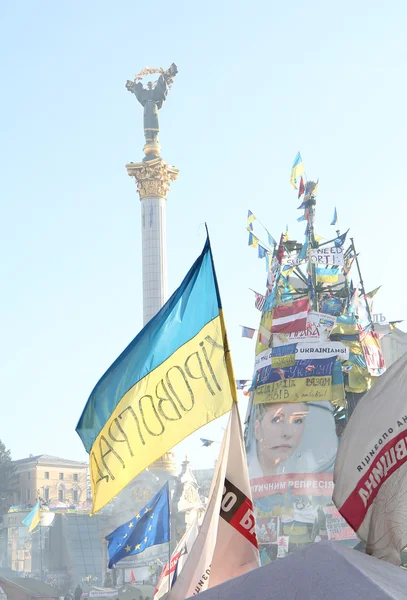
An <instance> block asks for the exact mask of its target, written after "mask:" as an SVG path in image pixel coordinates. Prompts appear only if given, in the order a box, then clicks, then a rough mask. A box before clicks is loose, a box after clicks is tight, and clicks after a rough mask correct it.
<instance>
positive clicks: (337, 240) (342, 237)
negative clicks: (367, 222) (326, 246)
mask: <svg viewBox="0 0 407 600" xmlns="http://www.w3.org/2000/svg"><path fill="white" fill-rule="evenodd" d="M348 231H349V229H348ZM348 231H345V233H343V234H342V235H340V236H338V237H337V238H335V239H334V244H335V246H336V247H337V248H339V247H341V246H343V245H344V243H345V240H346V236H347V234H348Z"/></svg>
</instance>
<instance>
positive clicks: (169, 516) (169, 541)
mask: <svg viewBox="0 0 407 600" xmlns="http://www.w3.org/2000/svg"><path fill="white" fill-rule="evenodd" d="M169 485H170V483H169V482H168V486H169ZM170 497H171V496H170ZM168 506H169V512H168V521H169V523H168V525H169V537H170V539H169V540H168V593H170V592H171V537H172V536H171V501H169V502H168Z"/></svg>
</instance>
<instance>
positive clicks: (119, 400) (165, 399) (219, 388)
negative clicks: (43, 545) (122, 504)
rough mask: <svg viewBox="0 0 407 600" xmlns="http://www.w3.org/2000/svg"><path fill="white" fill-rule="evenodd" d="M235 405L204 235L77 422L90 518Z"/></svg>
mask: <svg viewBox="0 0 407 600" xmlns="http://www.w3.org/2000/svg"><path fill="white" fill-rule="evenodd" d="M233 402H237V395H236V386H235V378H234V374H233V367H232V362H231V357H230V351H229V346H228V340H227V335H226V329H225V323H224V319H223V312H222V305H221V300H220V295H219V289H218V283H217V279H216V273H215V269H214V264H213V257H212V251H211V246H210V242H209V238H208V239H207V240H206V243H205V246H204V249H203V251H202V254H201V255H200V257H199V258H198V259H197V261H196V262H195V263H194V265H193V266H192V268H191V269H190V271H189V273H188V274H187V276H186V277H185V279H184V281H183V282H182V284H181V285H180V287H179V288H178V289H177V290H176V292H175V293H174V294H173V295H172V296H171V298H170V299H169V300H168V302H167V303H166V304H165V305H164V306H163V307H162V309H161V310H160V311H159V312H158V313H157V315H155V317H153V318H152V319H151V321H149V323H147V325H146V326H145V327H144V329H142V331H141V332H140V333H139V334H138V335H137V337H136V338H135V339H134V340H133V341H132V342H131V343H130V344H129V346H128V347H127V348H126V349H125V350H124V352H123V353H122V354H121V355H120V356H119V358H117V360H116V361H115V362H114V363H113V365H112V366H111V367H110V368H109V369H108V370H107V371H106V373H105V374H104V375H103V377H102V378H101V380H100V381H99V383H98V384H97V385H96V387H95V388H94V390H93V392H92V393H91V395H90V397H89V400H88V402H87V404H86V406H85V409H84V411H83V413H82V416H81V418H80V419H79V422H78V425H77V427H76V431H77V433H78V435H79V437H80V438H81V440H82V442H83V444H84V446H85V448H86V450H87V452H88V453H89V460H90V473H91V484H92V497H93V506H92V513H95V512H97V511H98V510H100V509H101V508H103V507H104V506H105V505H106V504H107V503H108V502H110V500H112V499H113V498H114V497H115V496H117V494H118V493H119V492H120V491H121V490H122V489H123V488H124V487H125V486H126V485H127V484H128V483H129V482H130V481H132V480H133V479H134V477H136V476H137V475H139V473H141V472H142V471H143V470H144V469H146V468H147V467H148V466H149V465H151V463H153V462H154V461H155V460H157V459H158V458H159V457H160V456H162V455H163V454H165V453H166V452H168V451H169V450H170V449H171V448H173V447H174V446H175V445H176V444H178V443H179V442H180V441H181V440H183V439H184V438H186V437H187V436H188V435H190V434H191V433H193V432H194V431H196V430H197V429H199V428H200V427H202V426H203V425H205V424H206V423H209V422H210V421H212V420H214V419H216V418H218V417H220V416H222V415H223V414H225V413H226V412H228V411H229V410H231V408H232V405H233Z"/></svg>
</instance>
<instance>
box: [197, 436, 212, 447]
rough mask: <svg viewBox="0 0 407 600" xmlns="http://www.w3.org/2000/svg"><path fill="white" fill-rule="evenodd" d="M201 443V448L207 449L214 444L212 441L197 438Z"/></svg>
mask: <svg viewBox="0 0 407 600" xmlns="http://www.w3.org/2000/svg"><path fill="white" fill-rule="evenodd" d="M199 439H200V440H201V442H202V446H204V447H205V448H209V446H212V444H214V443H215V442H214V440H207V439H206V438H199Z"/></svg>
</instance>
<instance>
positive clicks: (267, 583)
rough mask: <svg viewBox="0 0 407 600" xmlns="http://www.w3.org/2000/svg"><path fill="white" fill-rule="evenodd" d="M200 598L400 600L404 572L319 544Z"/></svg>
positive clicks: (406, 592) (406, 594)
mask: <svg viewBox="0 0 407 600" xmlns="http://www.w3.org/2000/svg"><path fill="white" fill-rule="evenodd" d="M199 597H200V598H201V599H202V600H248V599H249V598H250V600H361V598H363V599H364V598H368V599H369V600H386V599H387V598H389V599H392V600H406V598H407V573H406V572H405V571H404V570H403V569H401V568H399V567H395V566H394V565H391V564H389V563H386V562H384V561H382V560H378V559H376V558H372V557H371V556H367V555H366V554H362V553H361V552H358V551H356V550H352V549H350V548H347V547H346V546H341V545H340V544H334V543H332V542H319V543H317V544H310V546H309V547H307V548H305V549H304V550H300V551H299V552H295V553H294V554H291V555H289V556H287V557H286V558H284V559H280V560H277V561H276V562H273V563H271V564H269V565H266V566H265V567H261V568H260V569H256V570H255V571H251V572H250V573H247V574H246V575H242V576H240V577H236V579H231V580H230V581H227V582H226V583H223V584H222V585H219V586H216V587H214V588H211V589H209V590H207V591H206V592H202V593H201V594H199Z"/></svg>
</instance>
